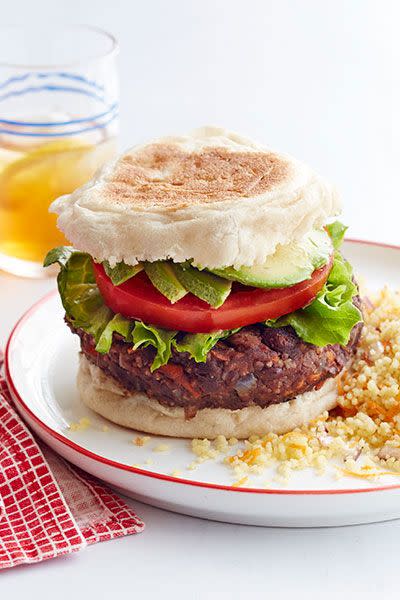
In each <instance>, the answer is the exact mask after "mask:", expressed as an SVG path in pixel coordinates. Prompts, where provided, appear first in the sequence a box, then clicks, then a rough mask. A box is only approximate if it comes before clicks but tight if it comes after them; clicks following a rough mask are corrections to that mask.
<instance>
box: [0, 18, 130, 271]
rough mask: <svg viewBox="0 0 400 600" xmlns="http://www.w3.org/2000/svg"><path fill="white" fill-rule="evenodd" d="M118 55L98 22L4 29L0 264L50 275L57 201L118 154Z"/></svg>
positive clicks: (0, 33) (58, 237) (60, 239)
mask: <svg viewBox="0 0 400 600" xmlns="http://www.w3.org/2000/svg"><path fill="white" fill-rule="evenodd" d="M117 53H118V45H117V42H116V40H115V39H114V37H113V36H112V35H110V34H109V33H106V32H105V31H102V30H100V29H97V28H95V27H89V26H78V25H76V26H53V25H51V26H49V27H43V29H40V28H37V27H36V26H35V27H32V28H29V27H19V26H16V27H0V57H1V59H0V269H3V270H5V271H9V272H11V273H14V274H15V275H22V276H27V277H41V276H43V275H45V270H44V269H43V268H42V263H43V258H44V256H45V254H46V252H47V251H48V250H49V249H51V248H53V247H54V246H59V245H62V244H65V243H67V241H66V240H65V238H64V236H63V234H62V233H61V232H60V231H59V230H58V229H57V228H56V218H55V215H52V214H50V213H49V212H48V208H49V205H50V203H51V202H52V201H53V200H54V199H55V198H57V197H59V196H62V195H63V194H68V193H70V192H72V191H73V190H74V189H75V188H77V187H78V186H80V185H82V184H84V183H85V182H86V181H87V180H88V179H90V178H91V177H92V176H93V175H94V173H95V172H96V171H97V169H98V168H99V167H101V166H102V165H103V164H104V163H105V162H106V161H107V160H109V159H110V158H112V157H113V156H114V155H115V153H116V150H117V147H116V136H117V131H118V78H117V70H116V55H117Z"/></svg>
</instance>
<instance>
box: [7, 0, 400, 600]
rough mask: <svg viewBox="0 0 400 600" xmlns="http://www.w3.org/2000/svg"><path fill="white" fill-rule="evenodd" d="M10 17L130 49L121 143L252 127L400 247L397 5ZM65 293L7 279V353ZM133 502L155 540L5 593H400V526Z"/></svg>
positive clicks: (167, 8)
mask: <svg viewBox="0 0 400 600" xmlns="http://www.w3.org/2000/svg"><path fill="white" fill-rule="evenodd" d="M0 14H1V22H2V23H20V22H25V23H30V24H31V25H32V27H34V24H35V23H38V22H43V21H46V22H49V23H51V21H56V20H61V21H65V22H68V23H73V22H80V23H91V24H96V25H99V26H101V27H104V28H106V29H108V30H109V31H111V32H113V33H114V34H115V35H116V36H117V37H118V38H119V40H120V44H121V55H120V73H121V102H122V114H121V146H122V147H126V146H128V145H133V144H135V143H137V142H139V141H142V140H144V139H146V138H148V137H152V136H157V135H160V134H167V133H175V132H185V131H187V130H189V129H191V128H193V127H196V126H198V125H203V124H209V123H211V124H218V125H223V126H225V127H228V128H231V129H235V130H238V131H239V132H242V133H243V134H245V135H249V136H252V137H254V138H256V139H258V140H260V141H262V142H264V143H266V144H268V145H270V146H273V147H276V148H278V149H282V150H285V151H288V152H291V153H292V154H294V155H296V156H298V157H299V158H302V159H304V160H306V161H307V162H309V163H310V164H312V165H313V166H314V167H315V168H316V169H317V170H318V171H320V172H321V173H323V174H324V175H326V176H327V177H328V178H329V179H331V180H333V181H335V182H336V183H337V185H338V186H339V188H340V189H341V191H342V196H343V201H344V204H345V215H344V220H345V221H346V222H347V223H348V224H349V225H350V226H351V229H350V232H349V233H350V234H351V235H352V236H353V237H361V238H368V239H375V240H378V241H386V242H391V243H400V235H399V233H398V228H399V220H400V219H399V217H400V209H399V200H398V182H397V178H398V172H399V168H398V163H399V159H400V155H399V139H400V118H399V108H398V107H399V106H400V83H399V73H400V70H399V64H400V41H399V36H398V33H397V32H396V31H395V30H396V29H398V22H399V17H400V10H399V4H398V3H396V2H395V0H393V2H390V1H388V0H380V1H379V0H375V1H370V0H347V1H344V0H335V1H328V0H303V1H296V0H280V1H279V0H275V1H274V0H265V1H261V0H260V1H257V0H243V1H237V0H220V1H218V0H216V1H214V2H212V1H211V0H201V1H200V0H199V1H194V0H192V1H190V0H186V1H184V0H181V1H178V0H165V1H162V0H159V1H157V0H140V1H137V2H135V1H132V0H130V1H129V0H126V1H122V0H107V1H105V0H97V1H86V2H84V1H83V0H80V1H78V0H64V1H63V2H59V1H56V0H47V1H44V0H42V1H38V0H36V1H35V2H32V1H29V0H26V1H21V0H13V1H12V2H11V1H10V0H0ZM0 59H1V57H0ZM52 285H53V284H52V283H51V282H49V281H45V282H27V281H22V280H18V279H15V278H12V277H10V276H0V314H1V320H0V344H3V343H4V340H5V337H6V335H7V333H8V331H9V329H10V328H11V325H12V324H13V322H14V321H15V319H16V318H17V316H19V314H20V313H21V312H22V311H23V310H24V309H25V308H27V307H28V306H29V305H30V304H31V303H32V302H33V301H34V300H35V299H36V298H37V297H39V296H40V295H42V294H43V293H44V291H46V290H47V289H48V288H49V287H51V286H52ZM135 506H136V508H137V511H138V512H139V514H140V515H141V516H142V517H144V519H145V521H146V523H147V530H146V531H145V532H144V533H143V534H141V535H139V536H134V537H131V538H126V539H123V540H118V541H113V542H109V543H104V544H100V545H97V546H95V547H92V548H90V549H88V550H86V551H84V552H83V553H81V554H80V555H77V556H74V557H69V558H65V559H59V560H57V561H51V562H48V563H44V564H41V565H35V566H29V567H23V568H18V569H13V570H11V571H9V572H3V573H2V574H1V575H0V595H1V597H2V598H3V597H4V598H7V597H8V598H11V597H12V598H13V599H14V600H19V599H22V598H25V597H27V596H28V597H33V598H43V599H47V598H57V600H63V599H64V598H73V597H78V598H84V597H87V596H89V595H93V596H95V597H98V598H103V597H109V595H110V593H112V594H113V595H114V597H115V598H117V597H118V598H125V597H135V596H136V597H141V598H142V597H143V598H145V597H146V598H157V597H160V598H169V597H175V598H217V597H218V598H233V597H236V598H245V597H247V596H254V595H255V594H257V596H258V597H277V598H287V597H289V595H290V596H292V595H293V596H295V597H296V598H298V599H299V600H300V599H302V598H308V599H310V598H321V597H322V598H324V600H325V599H330V598H334V597H339V596H338V594H340V596H341V597H343V598H350V597H361V596H362V597H363V598H365V599H368V598H373V597H374V598H375V597H376V595H377V594H379V595H380V596H381V597H384V598H394V597H397V596H398V594H397V589H398V575H397V564H398V549H399V545H400V522H393V523H387V524H380V525H379V524H378V525H369V526H360V527H347V528H340V529H330V530H327V529H319V530H297V531H296V530H290V529H281V530H278V529H275V530H274V529H259V528H253V527H241V526H233V525H224V524H216V523H211V522H206V521H201V520H197V519H191V518H189V517H181V516H177V515H173V514H170V513H167V512H163V511H160V510H157V509H153V508H150V507H145V506H143V505H139V504H135Z"/></svg>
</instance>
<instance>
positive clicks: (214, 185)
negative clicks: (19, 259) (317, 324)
mask: <svg viewBox="0 0 400 600" xmlns="http://www.w3.org/2000/svg"><path fill="white" fill-rule="evenodd" d="M339 209H340V205H339V201H338V195H337V193H336V191H335V189H334V188H333V187H332V186H331V185H329V184H328V183H326V182H325V181H324V180H323V179H322V178H321V177H319V176H318V175H316V174H315V173H314V172H313V171H312V170H311V169H310V168H309V167H307V166H306V165H304V164H303V163H301V162H299V161H297V160H295V159H294V158H292V157H290V156H287V155H285V154H280V153H277V152H274V151H272V150H269V149H267V148H264V147H263V146H261V145H259V144H257V143H255V142H252V141H251V140H248V139H246V138H244V137H241V136H239V135H237V134H235V133H231V132H228V131H226V130H224V129H219V128H216V127H203V128H201V129H197V130H195V131H193V132H192V133H191V134H189V135H187V136H182V137H165V138H160V139H157V140H154V141H152V142H150V143H148V144H146V145H143V146H137V147H134V148H132V149H131V150H129V151H128V152H126V153H125V154H123V155H122V156H121V157H120V158H119V159H118V160H116V161H115V162H112V163H111V164H109V165H107V166H106V167H105V168H104V169H103V170H101V171H100V172H99V173H98V175H97V176H96V177H95V178H94V179H93V180H92V181H90V182H89V183H88V184H87V185H85V186H84V187H82V188H79V189H78V190H76V192H74V193H73V194H71V195H69V196H63V197H61V198H59V199H58V200H56V201H55V202H54V203H53V204H52V206H51V210H52V211H53V212H55V213H57V214H58V215H59V217H58V227H59V228H60V229H61V230H62V231H63V232H64V233H65V235H66V237H67V238H68V239H69V240H70V241H71V242H72V243H73V244H74V245H75V246H76V247H77V248H79V249H81V250H83V251H85V252H88V253H89V254H91V255H92V256H93V257H94V258H95V259H96V260H98V261H103V260H108V261H109V263H110V264H111V266H114V265H115V264H116V263H118V262H121V261H123V262H124V263H126V264H129V265H136V264H137V263H138V262H140V261H150V262H154V261H157V260H164V259H171V260H172V261H174V262H183V261H185V260H189V259H190V260H192V261H193V264H194V265H201V266H203V267H208V268H220V267H224V266H227V265H229V266H235V267H240V266H252V265H254V264H261V263H263V262H264V261H265V259H266V258H267V257H268V256H270V255H271V254H273V253H274V252H275V250H276V248H277V246H278V244H279V245H285V244H288V243H290V242H292V241H294V240H299V239H301V238H302V237H303V236H304V235H305V234H306V233H307V232H308V231H310V230H311V229H313V228H315V227H320V226H322V225H324V224H325V223H326V222H327V220H328V219H329V217H331V216H333V215H336V214H337V213H338V212H339ZM205 240H206V243H205Z"/></svg>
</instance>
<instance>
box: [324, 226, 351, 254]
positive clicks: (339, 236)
mask: <svg viewBox="0 0 400 600" xmlns="http://www.w3.org/2000/svg"><path fill="white" fill-rule="evenodd" d="M347 229H348V227H346V225H343V223H341V222H340V221H334V223H330V224H329V225H327V226H326V230H327V232H328V233H329V235H330V238H331V240H332V243H333V247H334V248H335V250H339V248H340V246H341V245H342V242H343V238H344V235H345V233H346V231H347Z"/></svg>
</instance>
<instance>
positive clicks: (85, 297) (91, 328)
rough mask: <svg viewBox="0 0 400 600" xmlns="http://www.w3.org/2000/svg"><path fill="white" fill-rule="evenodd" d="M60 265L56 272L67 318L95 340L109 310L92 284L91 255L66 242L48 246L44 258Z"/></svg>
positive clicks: (48, 263) (107, 316)
mask: <svg viewBox="0 0 400 600" xmlns="http://www.w3.org/2000/svg"><path fill="white" fill-rule="evenodd" d="M56 262H57V263H58V264H59V265H60V267H61V269H60V272H59V273H58V276H57V285H58V291H59V293H60V297H61V302H62V304H63V306H64V309H65V312H66V314H67V317H68V319H69V321H70V322H71V323H72V324H73V326H74V327H81V328H82V329H84V330H85V331H86V332H87V333H90V334H91V335H93V337H94V339H95V341H96V342H98V340H99V338H100V335H101V333H102V331H103V329H104V328H105V327H106V325H107V323H108V322H109V321H110V319H112V317H113V313H112V311H111V310H110V309H109V308H107V306H106V305H105V304H104V301H103V298H102V296H101V294H100V292H99V289H98V287H97V285H96V280H95V277H94V272H93V264H92V259H91V257H90V256H89V254H86V253H84V252H78V251H77V250H74V249H73V248H70V247H68V246H66V247H65V246H60V247H58V248H54V249H53V250H51V251H50V252H49V253H48V254H47V256H46V258H45V261H44V266H45V267H47V266H49V265H52V264H54V263H56Z"/></svg>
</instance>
